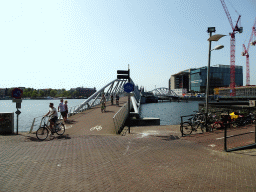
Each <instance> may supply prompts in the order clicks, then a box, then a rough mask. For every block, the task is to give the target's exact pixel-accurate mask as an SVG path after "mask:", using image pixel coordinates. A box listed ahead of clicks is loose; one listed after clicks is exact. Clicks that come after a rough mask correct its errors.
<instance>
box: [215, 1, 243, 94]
mask: <svg viewBox="0 0 256 192" xmlns="http://www.w3.org/2000/svg"><path fill="white" fill-rule="evenodd" d="M220 1H221V4H222V6H223V9H224V11H225V13H226V15H227V18H228V21H229V23H230V25H231V28H232V32H231V33H229V35H230V36H231V38H230V89H231V93H230V96H236V92H235V85H236V81H235V80H236V79H235V74H236V72H235V52H236V45H235V43H236V39H235V34H236V33H237V32H239V33H242V32H243V27H238V22H239V20H240V18H241V15H239V16H238V19H237V22H236V25H235V27H234V26H233V22H232V19H231V16H230V14H229V12H228V8H227V6H226V3H225V2H224V0H220Z"/></svg>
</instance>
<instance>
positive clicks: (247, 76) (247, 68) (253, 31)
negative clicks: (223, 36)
mask: <svg viewBox="0 0 256 192" xmlns="http://www.w3.org/2000/svg"><path fill="white" fill-rule="evenodd" d="M255 26H256V18H255V21H254V24H253V26H252V34H251V37H250V39H249V43H248V46H247V49H246V47H245V45H244V44H243V47H244V52H242V56H246V85H250V65H249V49H250V44H252V45H253V44H254V42H255V44H256V41H254V42H252V38H253V35H255V36H256V31H255Z"/></svg>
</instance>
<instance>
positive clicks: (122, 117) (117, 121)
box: [113, 102, 128, 133]
mask: <svg viewBox="0 0 256 192" xmlns="http://www.w3.org/2000/svg"><path fill="white" fill-rule="evenodd" d="M127 117H128V102H127V103H125V104H124V105H123V107H122V108H121V109H120V110H119V111H118V112H117V113H116V114H115V115H114V117H113V121H114V126H115V131H116V133H120V131H121V129H122V128H123V126H124V123H125V121H126V119H127Z"/></svg>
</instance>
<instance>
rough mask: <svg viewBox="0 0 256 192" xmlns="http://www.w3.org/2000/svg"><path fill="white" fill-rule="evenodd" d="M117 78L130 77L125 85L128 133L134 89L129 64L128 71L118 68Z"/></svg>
mask: <svg viewBox="0 0 256 192" xmlns="http://www.w3.org/2000/svg"><path fill="white" fill-rule="evenodd" d="M117 74H123V75H117V79H128V83H126V84H125V85H124V91H125V92H127V93H128V133H130V132H131V131H130V110H131V109H130V100H131V99H130V92H131V91H133V84H131V83H130V81H131V80H130V68H129V65H128V71H123V70H117Z"/></svg>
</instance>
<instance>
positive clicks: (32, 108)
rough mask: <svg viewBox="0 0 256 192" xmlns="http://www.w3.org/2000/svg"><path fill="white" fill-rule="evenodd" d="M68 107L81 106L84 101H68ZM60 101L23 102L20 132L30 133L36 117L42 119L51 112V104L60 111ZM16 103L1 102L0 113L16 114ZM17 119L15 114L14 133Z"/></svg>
mask: <svg viewBox="0 0 256 192" xmlns="http://www.w3.org/2000/svg"><path fill="white" fill-rule="evenodd" d="M67 101H68V107H69V109H70V107H72V106H76V105H79V104H81V103H82V102H83V101H84V100H83V99H67ZM59 102H60V101H59V100H22V103H21V109H19V110H20V111H21V114H20V115H19V131H29V130H30V127H31V125H32V122H33V120H34V118H35V117H41V116H43V115H45V114H46V113H47V112H48V111H49V103H53V104H54V107H55V108H56V109H57V110H58V108H57V107H58V105H59ZM15 111H16V103H13V102H12V100H0V112H11V113H12V112H15ZM16 117H17V115H16V114H15V113H14V118H15V120H14V131H15V132H16V128H17V126H16Z"/></svg>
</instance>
